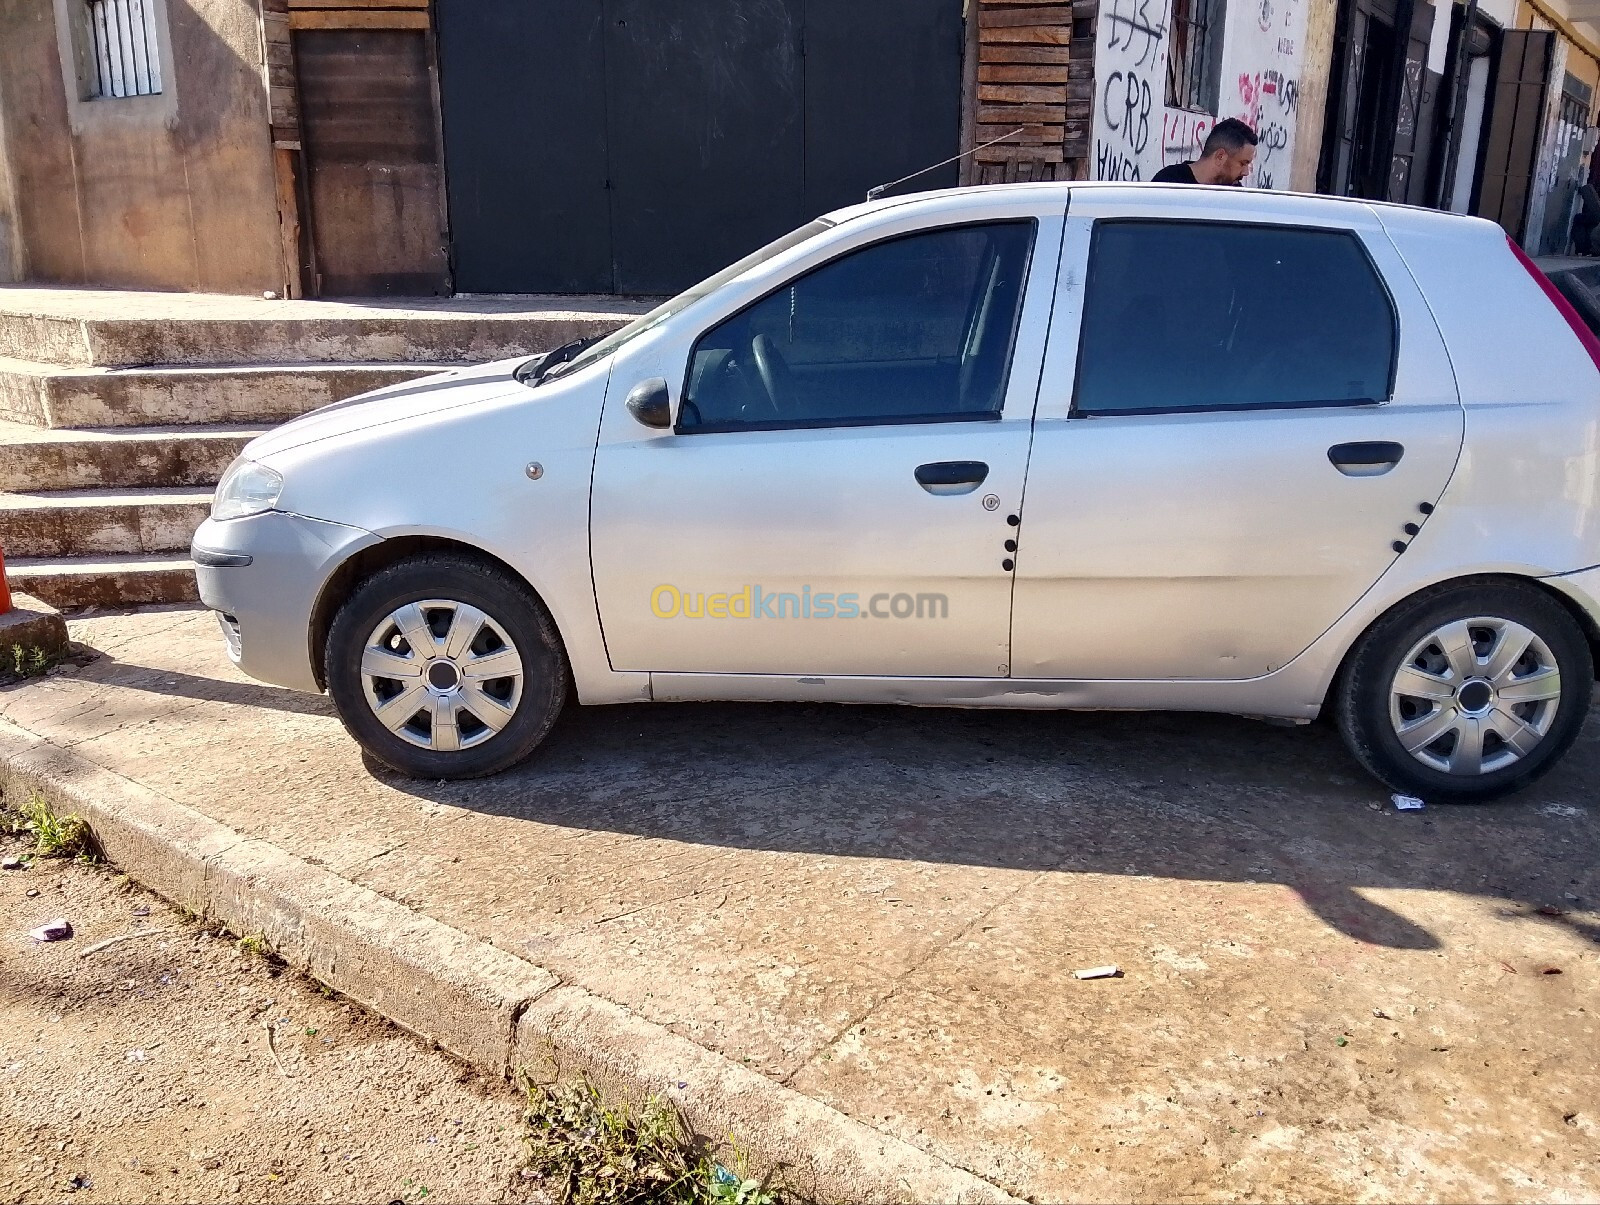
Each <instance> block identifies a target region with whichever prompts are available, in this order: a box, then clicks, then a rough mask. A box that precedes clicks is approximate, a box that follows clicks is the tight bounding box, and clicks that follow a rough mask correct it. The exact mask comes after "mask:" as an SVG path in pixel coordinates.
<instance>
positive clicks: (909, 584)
mask: <svg viewBox="0 0 1600 1205" xmlns="http://www.w3.org/2000/svg"><path fill="white" fill-rule="evenodd" d="M1060 228H1061V222H1060V220H1059V218H1044V219H1040V220H1035V219H1032V218H1018V219H1016V220H1011V221H1002V222H990V223H985V224H977V225H955V226H945V227H940V228H938V229H936V230H933V231H922V232H917V233H911V234H906V235H903V236H901V237H895V238H889V239H885V240H883V241H877V242H872V243H870V244H868V245H866V246H864V247H860V246H858V247H855V248H854V249H853V250H850V251H848V252H845V253H843V254H840V255H839V256H837V257H835V258H831V259H829V260H828V261H827V262H825V263H824V264H822V265H821V266H819V267H815V268H813V269H811V270H809V271H805V272H803V273H801V274H799V275H797V276H796V277H794V278H792V279H790V280H788V281H786V282H782V283H781V284H779V285H778V287H776V288H775V289H774V290H772V291H770V292H768V293H767V294H766V295H765V296H764V297H762V298H761V299H760V300H757V301H755V302H754V303H753V304H750V305H748V306H746V307H745V308H742V309H740V310H739V311H738V312H736V313H734V314H732V315H730V316H727V317H725V318H723V319H722V320H721V321H717V322H715V323H713V324H711V325H709V326H708V327H707V328H706V329H704V330H703V331H699V332H695V333H694V338H693V343H692V347H691V348H689V350H688V351H687V354H686V355H685V354H683V353H679V354H678V356H677V359H676V370H675V371H670V370H669V371H670V375H671V376H672V378H673V384H672V388H673V390H674V391H675V392H676V391H677V390H678V388H679V385H678V382H682V381H685V380H686V384H685V385H684V386H683V388H682V396H681V398H679V399H678V402H677V407H676V411H677V413H676V422H675V425H674V427H673V428H672V429H671V430H669V431H652V430H651V429H650V428H648V427H645V426H642V425H640V424H638V423H636V422H634V421H633V420H632V419H631V418H629V417H628V415H627V413H626V412H625V411H622V408H621V400H622V396H623V395H624V394H626V393H627V392H628V390H629V389H630V387H631V386H632V385H634V384H635V381H634V380H633V377H634V376H636V375H641V374H642V370H640V369H637V368H634V367H631V366H630V364H631V362H630V361H628V360H627V359H626V357H622V358H619V362H618V364H617V366H616V367H615V368H614V369H613V373H612V381H611V386H610V390H609V392H608V398H607V402H606V414H605V417H604V421H603V425H602V433H601V439H600V446H599V449H598V452H597V456H596V461H595V470H594V487H593V494H592V504H591V533H592V534H591V542H592V551H593V561H594V578H595V590H596V595H597V598H598V602H599V608H600V619H601V623H602V626H603V628H604V632H605V639H606V648H607V651H608V652H609V654H610V658H611V664H612V667H613V668H615V669H618V670H650V671H657V672H686V673H693V672H703V673H723V674H779V675H784V674H790V675H806V674H829V675H847V674H848V675H873V676H878V675H894V676H900V675H905V676H965V677H1003V676H1004V675H1005V674H1006V673H1007V671H1008V666H1009V659H1010V658H1009V647H1010V614H1011V583H1012V573H1013V569H1014V564H1013V556H1014V550H1015V543H1014V536H1015V526H1014V520H1015V516H1016V515H1017V514H1018V511H1019V508H1020V506H1021V501H1022V483H1023V477H1024V474H1025V472H1026V468H1027V458H1028V444H1029V430H1030V418H1031V410H1032V405H1033V400H1034V396H1035V390H1036V387H1037V382H1038V363H1039V357H1040V355H1041V354H1042V347H1043V340H1044V330H1045V325H1046V323H1047V321H1048V310H1049V304H1050V296H1051V293H1052V292H1053V290H1054V267H1055V259H1056V252H1057V251H1058V249H1059V244H1060ZM1030 260H1031V262H1032V263H1033V264H1034V265H1035V266H1034V268H1033V271H1032V276H1031V280H1030V277H1029V264H1030ZM1025 285H1026V288H1025ZM1019 330H1020V331H1021V332H1022V334H1021V335H1020V336H1019ZM1019 349H1020V350H1019ZM685 368H687V374H686V377H685V372H684V370H685Z"/></svg>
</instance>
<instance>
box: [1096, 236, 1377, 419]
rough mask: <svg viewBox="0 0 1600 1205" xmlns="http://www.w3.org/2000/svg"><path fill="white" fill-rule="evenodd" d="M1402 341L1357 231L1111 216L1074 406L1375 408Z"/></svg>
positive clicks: (1126, 409)
mask: <svg viewBox="0 0 1600 1205" xmlns="http://www.w3.org/2000/svg"><path fill="white" fill-rule="evenodd" d="M1396 344H1397V335H1396V324H1395V312H1394V305H1393V303H1392V301H1391V300H1390V298H1389V294H1388V291H1387V290H1386V289H1385V288H1384V285H1383V282H1382V280H1381V279H1380V278H1379V276H1378V272H1377V269H1376V268H1375V267H1374V266H1373V264H1372V261H1371V259H1369V258H1368V256H1367V253H1366V251H1365V249H1364V248H1363V247H1362V246H1361V242H1360V240H1359V239H1358V238H1357V237H1356V236H1355V235H1354V234H1352V233H1350V232H1349V231H1339V230H1316V229H1311V228H1307V227H1291V226H1251V225H1245V224H1243V223H1230V222H1150V221H1133V220H1128V221H1107V222H1100V223H1097V225H1096V227H1095V232H1094V238H1093V242H1092V245H1091V249H1090V252H1089V276H1088V288H1087V291H1086V293H1085V297H1084V318H1083V335H1082V341H1081V344H1080V347H1079V353H1078V382H1077V394H1076V398H1075V400H1074V410H1075V412H1077V413H1080V414H1119V413H1121V414H1126V413H1161V412H1167V411H1175V410H1177V411H1181V410H1230V409H1256V410H1261V409H1275V408H1285V407H1294V406H1349V405H1360V404H1363V403H1365V404H1375V403H1378V402H1383V401H1386V400H1388V397H1389V392H1390V387H1391V384H1392V381H1393V377H1394V364H1395V352H1396Z"/></svg>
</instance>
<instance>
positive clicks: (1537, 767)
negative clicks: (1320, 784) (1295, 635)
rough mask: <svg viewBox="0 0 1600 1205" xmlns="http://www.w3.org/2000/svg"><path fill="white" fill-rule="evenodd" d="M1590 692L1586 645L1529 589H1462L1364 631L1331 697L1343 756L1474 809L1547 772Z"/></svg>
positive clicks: (1551, 604)
mask: <svg viewBox="0 0 1600 1205" xmlns="http://www.w3.org/2000/svg"><path fill="white" fill-rule="evenodd" d="M1593 687H1594V662H1593V658H1592V656H1591V654H1590V650H1589V642H1588V641H1587V640H1586V639H1585V637H1584V633H1583V631H1582V629H1581V628H1579V626H1578V624H1577V622H1576V621H1575V620H1574V619H1573V618H1572V616H1571V615H1570V614H1568V612H1567V610H1566V608H1564V607H1563V606H1562V605H1561V604H1560V603H1559V602H1557V601H1556V600H1555V599H1553V598H1551V597H1550V596H1549V595H1547V594H1545V593H1544V592H1543V591H1542V590H1540V589H1539V588H1537V587H1536V586H1532V585H1521V584H1518V583H1514V582H1503V583H1493V584H1488V585H1474V584H1472V583H1463V584H1461V585H1455V586H1444V587H1441V588H1440V589H1438V590H1435V591H1431V592H1429V593H1426V594H1423V595H1421V596H1419V597H1418V598H1416V599H1413V600H1411V601H1410V602H1408V603H1406V604H1403V605H1401V606H1400V607H1398V608H1396V609H1395V610H1394V611H1392V612H1390V613H1389V614H1388V615H1386V616H1384V617H1383V618H1382V619H1380V620H1379V621H1378V622H1377V623H1376V624H1374V625H1373V626H1372V628H1371V629H1370V630H1368V632H1367V633H1366V634H1365V635H1364V636H1363V637H1362V638H1361V641H1360V643H1359V644H1358V645H1357V646H1356V648H1355V650H1354V651H1353V652H1352V654H1351V658H1350V661H1349V663H1348V665H1347V666H1346V669H1345V672H1344V674H1343V676H1342V678H1341V680H1340V683H1339V686H1338V689H1337V693H1336V699H1335V702H1336V708H1337V714H1338V720H1339V728H1340V731H1341V732H1342V733H1343V734H1344V738H1345V743H1346V744H1348V745H1349V747H1350V751H1351V752H1352V753H1354V754H1355V756H1356V758H1357V759H1358V760H1360V762H1361V763H1362V764H1363V765H1364V766H1366V768H1367V769H1368V770H1370V771H1371V772H1372V773H1373V774H1375V775H1376V776H1377V777H1378V778H1380V779H1381V780H1383V781H1384V782H1385V783H1387V784H1388V785H1389V786H1391V787H1393V788H1394V789H1396V790H1398V791H1403V792H1405V793H1407V794H1410V795H1417V796H1420V797H1422V798H1423V799H1426V800H1428V801H1430V802H1439V803H1476V802H1482V801H1486V800H1490V799H1496V798H1499V797H1500V796H1502V795H1507V794H1510V793H1511V792H1513V791H1518V790H1521V789H1522V788H1523V787H1525V786H1527V785H1528V784H1529V783H1531V782H1533V781H1534V780H1535V779H1537V778H1538V777H1540V776H1541V775H1542V774H1544V773H1545V772H1546V771H1548V770H1549V769H1550V768H1551V767H1552V766H1553V765H1554V764H1555V763H1556V761H1557V760H1558V759H1559V758H1560V757H1561V755H1562V754H1563V753H1565V752H1566V751H1567V749H1568V747H1569V746H1571V744H1572V742H1573V740H1574V739H1576V737H1577V735H1578V730H1579V729H1580V728H1581V727H1582V726H1583V720H1584V716H1585V714H1586V713H1587V712H1588V709H1589V699H1590V694H1591V692H1592V690H1593Z"/></svg>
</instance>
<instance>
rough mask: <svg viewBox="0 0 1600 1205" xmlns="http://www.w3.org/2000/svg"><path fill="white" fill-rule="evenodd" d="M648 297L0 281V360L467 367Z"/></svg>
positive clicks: (611, 315) (548, 343)
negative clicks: (187, 289) (243, 293)
mask: <svg viewBox="0 0 1600 1205" xmlns="http://www.w3.org/2000/svg"><path fill="white" fill-rule="evenodd" d="M652 304H653V302H652V301H651V300H649V299H637V298H632V299H630V298H620V297H545V296H538V297H536V296H517V297H454V298H440V299H431V298H430V299H418V300H411V301H406V302H400V303H385V302H375V301H276V300H271V301H269V300H263V299H261V298H253V297H231V296H223V295H219V294H208V293H147V292H130V291H121V290H110V289H57V288H44V287H37V286H21V285H12V286H5V287H0V357H4V358H9V359H18V360H34V361H46V362H49V363H53V364H67V365H85V366H87V365H97V366H101V367H116V366H132V365H146V364H162V365H177V364H380V363H381V364H407V363H414V362H420V363H426V364H436V363H454V362H464V363H476V362H481V361H485V360H498V359H504V358H506V357H508V356H517V355H525V354H529V353H532V352H536V351H543V350H546V349H548V348H551V347H555V346H557V345H558V344H561V343H565V342H566V341H568V340H569V339H576V338H580V337H586V336H590V335H600V334H605V333H607V332H609V331H612V330H614V329H616V328H617V327H618V326H620V325H622V324H623V323H624V322H626V321H628V320H629V319H630V318H632V317H634V316H636V315H638V314H640V313H643V312H644V311H646V310H648V309H649V308H650V307H651V305H652Z"/></svg>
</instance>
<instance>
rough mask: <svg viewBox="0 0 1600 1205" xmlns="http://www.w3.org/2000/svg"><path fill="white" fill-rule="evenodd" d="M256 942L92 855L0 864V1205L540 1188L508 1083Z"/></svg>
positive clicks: (1, 844) (466, 1197)
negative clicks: (84, 860)
mask: <svg viewBox="0 0 1600 1205" xmlns="http://www.w3.org/2000/svg"><path fill="white" fill-rule="evenodd" d="M29 849H31V844H30V843H28V842H24V841H23V840H21V839H20V838H5V839H3V840H0V853H3V854H7V855H10V854H22V853H25V852H26V851H28V850H29ZM34 893H37V894H34ZM57 917H65V918H67V919H68V920H69V921H71V923H72V926H73V929H74V936H73V937H72V939H71V940H69V941H61V942H53V943H49V944H41V943H37V942H35V941H33V940H32V939H30V938H29V937H28V936H27V933H28V930H30V929H33V928H34V927H36V926H38V925H41V924H43V923H45V922H47V921H50V920H53V919H55V918H57ZM135 933H141V934H146V936H141V937H134V938H130V939H129V940H124V941H119V942H117V943H116V944H114V945H111V946H107V947H106V948H104V949H101V950H99V951H96V952H95V953H92V954H88V955H87V956H85V951H87V950H88V949H90V948H91V947H93V946H95V945H97V944H98V943H100V942H103V941H106V940H108V939H111V938H116V937H122V936H125V935H128V934H135ZM251 944H252V943H249V942H246V943H245V947H246V948H245V949H243V950H241V949H240V948H239V943H238V942H237V941H236V940H235V939H233V938H232V937H230V936H228V935H219V934H218V931H217V930H216V928H215V927H214V926H213V927H209V928H208V927H205V926H203V925H202V924H200V923H197V922H195V921H192V920H189V919H186V918H184V917H183V916H181V915H179V914H178V913H176V912H174V911H173V910H172V909H170V908H168V907H167V906H166V905H164V904H163V903H162V902H161V901H160V900H158V899H156V898H154V897H153V896H151V895H149V894H148V893H146V892H144V891H142V890H139V889H137V888H135V887H132V886H131V885H129V884H127V883H126V882H125V881H124V880H122V879H121V878H120V877H119V876H118V875H116V873H115V872H114V871H112V870H109V869H107V868H105V867H91V866H84V865H81V864H78V863H75V862H70V861H39V862H36V863H35V864H34V865H33V867H32V868H30V869H25V870H7V871H3V872H0V1096H3V1097H4V1099H5V1101H6V1104H5V1108H4V1110H3V1112H0V1151H3V1154H0V1201H7V1202H36V1201H59V1200H68V1199H70V1200H74V1201H80V1202H92V1201H134V1200H138V1201H196V1200H209V1201H215V1200H221V1201H281V1202H301V1201H305V1202H315V1201H335V1200H337V1201H341V1202H342V1201H378V1202H389V1201H397V1200H398V1201H405V1202H408V1203H416V1202H422V1201H428V1202H432V1201H471V1202H480V1201H542V1200H547V1199H548V1197H547V1196H546V1195H545V1194H544V1192H543V1191H542V1190H541V1189H540V1188H539V1187H538V1185H537V1184H535V1183H534V1182H532V1181H531V1180H530V1179H528V1178H527V1177H528V1176H529V1175H531V1173H525V1172H524V1154H523V1144H522V1129H521V1111H522V1109H523V1107H524V1101H523V1098H522V1097H521V1096H520V1095H519V1094H518V1093H517V1092H516V1091H514V1090H513V1089H512V1088H511V1087H510V1086H508V1085H505V1084H501V1083H495V1082H489V1081H486V1080H484V1079H482V1078H480V1077H479V1076H477V1075H475V1074H474V1073H473V1072H472V1071H470V1070H469V1069H468V1068H466V1067H465V1066H464V1065H463V1064H461V1063H458V1062H456V1061H455V1060H453V1059H452V1058H450V1057H449V1056H447V1055H445V1054H443V1053H441V1052H440V1051H437V1050H432V1049H429V1048H427V1047H426V1046H424V1045H423V1044H422V1043H420V1042H418V1041H417V1040H416V1039H415V1038H413V1037H411V1036H410V1035H409V1034H406V1033H404V1032H402V1031H400V1030H398V1029H396V1028H395V1027H394V1026H392V1025H389V1024H388V1023H386V1022H384V1021H381V1020H378V1019H376V1018H375V1017H373V1016H372V1015H370V1014H369V1013H367V1012H365V1011H364V1010H362V1009H360V1008H357V1007H356V1006H354V1005H352V1004H350V1003H348V1002H346V1001H343V1000H340V999H337V998H333V999H330V998H328V997H327V996H325V995H324V994H323V993H322V991H321V990H320V988H319V985H317V984H315V983H313V982H311V981H309V980H306V979H303V978H301V977H299V976H297V975H295V974H293V973H291V972H287V971H285V970H284V969H283V968H282V967H280V966H276V965H274V964H273V963H272V962H271V961H270V960H269V959H267V958H265V957H263V956H262V955H260V954H257V953H253V952H251V950H250V946H251Z"/></svg>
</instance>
